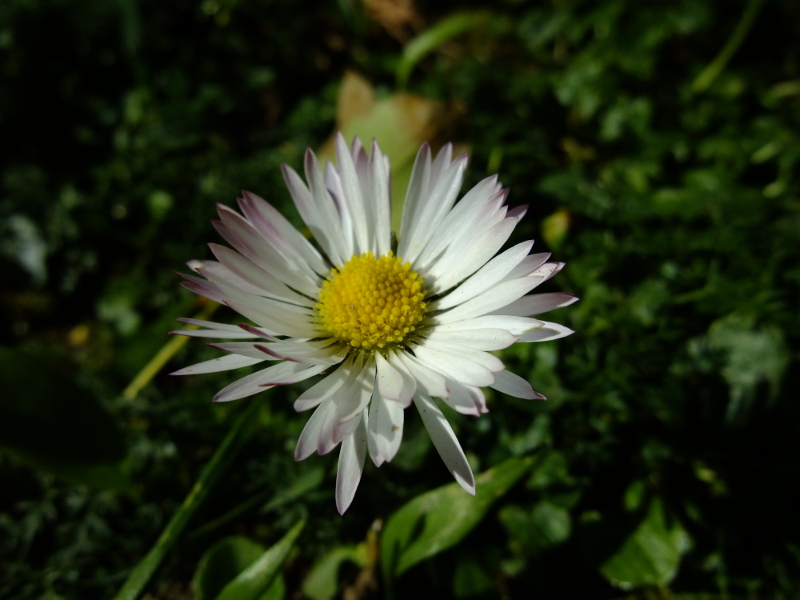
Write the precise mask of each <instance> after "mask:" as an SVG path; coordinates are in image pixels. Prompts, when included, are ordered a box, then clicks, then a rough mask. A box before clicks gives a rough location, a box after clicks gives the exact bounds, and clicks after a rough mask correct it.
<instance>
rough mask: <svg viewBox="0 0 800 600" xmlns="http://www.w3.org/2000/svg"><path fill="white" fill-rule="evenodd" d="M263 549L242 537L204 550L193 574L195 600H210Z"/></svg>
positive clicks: (225, 540)
mask: <svg viewBox="0 0 800 600" xmlns="http://www.w3.org/2000/svg"><path fill="white" fill-rule="evenodd" d="M265 550H266V548H264V546H262V545H261V544H259V543H258V542H254V541H253V540H250V539H248V538H245V537H238V536H234V537H228V538H225V539H222V540H220V541H219V542H217V543H216V544H214V545H213V546H211V548H209V549H208V550H206V553H205V554H203V557H202V558H201V559H200V562H199V563H198V565H197V570H196V571H195V573H194V586H195V589H196V590H197V595H196V596H195V600H212V599H213V598H216V597H217V596H218V595H219V593H220V592H221V591H222V589H223V588H224V587H225V586H226V585H227V584H228V583H229V582H230V581H232V580H233V579H235V578H236V576H237V575H239V573H241V572H242V571H244V570H245V569H246V568H247V567H249V566H250V565H251V564H253V563H254V562H255V561H256V560H258V558H259V557H260V556H261V555H262V554H264V551H265Z"/></svg>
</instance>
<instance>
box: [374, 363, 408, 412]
mask: <svg viewBox="0 0 800 600" xmlns="http://www.w3.org/2000/svg"><path fill="white" fill-rule="evenodd" d="M375 359H376V363H377V367H378V376H377V378H376V383H377V385H378V389H379V390H380V391H381V396H383V397H384V398H387V399H389V400H394V401H395V402H402V401H403V400H402V394H403V376H402V375H401V374H400V372H398V371H397V369H395V368H394V367H392V365H390V364H389V362H388V361H387V360H386V359H385V358H384V357H383V355H382V354H381V353H380V352H376V353H375Z"/></svg>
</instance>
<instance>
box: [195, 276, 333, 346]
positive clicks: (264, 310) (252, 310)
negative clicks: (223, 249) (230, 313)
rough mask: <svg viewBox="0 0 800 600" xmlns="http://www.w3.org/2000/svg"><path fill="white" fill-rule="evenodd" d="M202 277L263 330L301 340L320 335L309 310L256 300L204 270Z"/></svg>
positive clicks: (232, 306)
mask: <svg viewBox="0 0 800 600" xmlns="http://www.w3.org/2000/svg"><path fill="white" fill-rule="evenodd" d="M202 273H203V274H204V275H205V276H206V277H208V278H209V279H210V280H211V281H212V283H214V285H216V286H217V287H218V288H219V289H220V290H221V291H222V292H223V293H224V294H225V297H226V300H225V304H227V305H228V306H230V307H231V308H233V309H234V310H235V311H236V312H238V313H239V314H241V315H243V316H245V317H247V318H248V319H250V320H252V321H255V322H256V323H258V324H259V325H261V326H262V327H265V328H267V329H269V330H270V331H277V332H279V333H280V335H289V336H292V337H298V338H314V337H316V336H317V335H318V331H317V329H316V327H315V326H314V324H313V323H312V319H313V318H314V315H313V313H312V312H311V310H310V309H308V308H304V307H299V306H296V305H294V304H287V303H285V302H279V301H277V300H273V299H272V298H264V297H261V296H254V295H252V294H248V293H246V292H243V291H241V290H239V289H237V288H235V287H233V286H231V285H229V284H228V283H226V282H224V281H222V280H221V279H219V278H218V277H217V276H216V275H215V274H212V273H209V272H206V271H205V270H204V271H202Z"/></svg>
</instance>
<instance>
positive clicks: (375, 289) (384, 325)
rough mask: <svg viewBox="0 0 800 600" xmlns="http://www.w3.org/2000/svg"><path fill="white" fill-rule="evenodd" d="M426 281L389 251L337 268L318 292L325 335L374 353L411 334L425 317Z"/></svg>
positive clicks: (320, 319)
mask: <svg viewBox="0 0 800 600" xmlns="http://www.w3.org/2000/svg"><path fill="white" fill-rule="evenodd" d="M424 298H425V294H424V292H423V290H422V278H421V277H420V276H419V274H417V272H416V271H412V270H411V264H410V263H405V264H403V261H402V259H401V258H399V257H396V256H394V254H392V253H391V252H389V254H387V255H386V256H381V257H380V258H375V256H374V255H373V254H372V252H367V253H366V254H362V255H361V256H353V258H351V259H350V260H349V261H347V262H346V263H345V264H344V265H343V266H342V267H335V268H334V269H333V270H332V271H331V274H330V275H329V276H328V278H327V279H326V280H325V282H324V283H323V284H322V289H321V290H320V292H319V302H318V303H317V314H318V315H319V323H320V325H321V327H322V329H323V330H324V331H325V333H326V334H328V335H331V336H333V337H335V338H337V339H338V340H339V341H341V342H344V343H345V344H349V345H350V346H353V347H354V348H362V349H364V350H374V349H381V348H386V347H387V346H393V345H396V344H399V343H401V342H402V341H403V340H404V339H406V338H407V337H409V336H411V335H413V332H414V330H415V327H416V326H417V325H418V324H419V322H420V321H422V318H423V316H424V315H425V302H423V300H424Z"/></svg>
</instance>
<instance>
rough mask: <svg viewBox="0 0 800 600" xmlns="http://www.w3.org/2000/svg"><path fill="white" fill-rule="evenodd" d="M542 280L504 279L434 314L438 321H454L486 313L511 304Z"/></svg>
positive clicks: (535, 278) (531, 278)
mask: <svg viewBox="0 0 800 600" xmlns="http://www.w3.org/2000/svg"><path fill="white" fill-rule="evenodd" d="M541 282H542V278H541V277H520V278H519V279H512V280H511V281H504V282H503V283H501V284H499V285H497V286H495V287H494V288H492V289H490V290H487V291H485V292H483V293H482V294H478V295H477V296H475V297H474V298H473V299H472V300H468V301H466V302H465V303H464V304H459V305H458V306H456V307H455V308H451V309H450V310H448V311H445V312H443V313H442V314H439V315H436V320H437V321H438V322H439V323H442V324H447V323H455V322H456V321H464V320H466V319H472V318H474V317H479V316H481V315H486V314H488V313H490V312H492V311H495V310H497V309H499V308H502V307H503V306H507V305H508V304H511V303H512V302H513V301H514V300H516V299H517V298H520V297H521V296H524V295H525V294H527V293H528V292H529V291H531V290H532V289H533V288H535V287H536V286H537V285H539V284H540V283H541Z"/></svg>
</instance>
